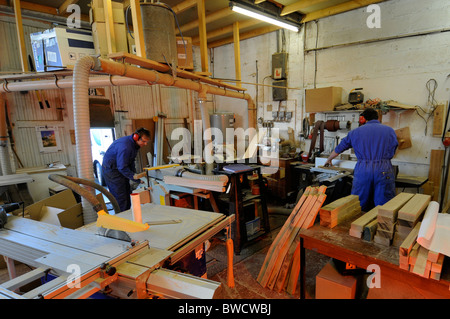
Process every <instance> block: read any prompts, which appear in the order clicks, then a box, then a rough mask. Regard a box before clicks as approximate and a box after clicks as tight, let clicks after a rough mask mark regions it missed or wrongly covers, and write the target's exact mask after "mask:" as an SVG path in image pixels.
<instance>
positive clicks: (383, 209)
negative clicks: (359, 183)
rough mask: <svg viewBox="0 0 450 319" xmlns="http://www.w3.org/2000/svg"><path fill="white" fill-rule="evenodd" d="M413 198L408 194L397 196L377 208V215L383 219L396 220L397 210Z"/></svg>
mask: <svg viewBox="0 0 450 319" xmlns="http://www.w3.org/2000/svg"><path fill="white" fill-rule="evenodd" d="M413 196H414V194H410V193H400V194H398V195H397V196H395V197H394V198H392V199H391V200H390V201H388V202H387V203H386V204H384V205H382V206H380V207H379V208H378V215H381V216H385V217H392V218H395V219H396V218H397V213H398V211H399V209H400V208H402V207H403V205H405V204H406V202H408V201H409V200H410V199H411V198H412V197H413Z"/></svg>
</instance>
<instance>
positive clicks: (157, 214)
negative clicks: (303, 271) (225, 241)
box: [0, 203, 234, 299]
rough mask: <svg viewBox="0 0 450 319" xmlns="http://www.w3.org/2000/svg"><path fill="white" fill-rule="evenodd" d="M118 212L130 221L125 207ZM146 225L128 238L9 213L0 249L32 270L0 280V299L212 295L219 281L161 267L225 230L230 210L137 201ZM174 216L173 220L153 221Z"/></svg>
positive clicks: (91, 226) (230, 218)
mask: <svg viewBox="0 0 450 319" xmlns="http://www.w3.org/2000/svg"><path fill="white" fill-rule="evenodd" d="M117 215H120V217H122V218H125V219H132V212H131V210H128V211H125V212H122V213H120V214H117ZM142 218H143V222H148V223H149V225H151V226H150V227H149V228H148V229H147V230H145V231H141V232H135V233H131V234H130V237H131V239H132V241H131V242H127V241H123V240H118V239H115V238H109V237H104V236H101V235H99V233H98V227H97V226H96V224H95V223H93V224H89V225H85V226H83V227H81V228H79V229H75V230H73V229H68V228H63V227H61V226H55V225H51V224H46V223H43V222H39V221H34V220H31V219H27V218H23V217H20V216H9V217H8V221H7V223H6V224H5V225H4V228H3V229H1V230H0V254H2V255H4V256H6V257H8V258H9V259H12V260H17V261H19V262H22V263H24V264H26V265H29V266H30V267H32V268H34V269H33V270H32V271H30V272H29V273H26V274H24V275H22V276H19V277H16V278H13V279H11V280H10V281H8V282H5V283H3V284H1V285H0V299H2V298H5V299H24V298H25V299H37V298H43V299H62V298H66V299H80V298H89V297H90V296H92V294H94V293H96V292H99V291H100V292H103V293H108V294H109V295H110V296H112V297H117V298H124V299H146V298H151V297H152V296H158V297H163V298H200V299H209V298H213V297H214V295H215V294H216V293H217V291H218V289H219V288H220V283H217V282H214V281H211V280H207V279H203V278H200V277H195V276H192V275H189V274H185V273H180V272H175V271H173V270H169V269H167V268H168V267H169V266H170V265H172V264H174V263H176V262H177V261H179V260H180V259H181V258H183V257H184V256H185V255H187V254H188V253H189V252H191V251H192V250H194V249H195V248H196V247H198V246H199V245H201V244H203V242H204V241H206V240H207V239H209V238H211V237H212V236H214V235H215V234H217V233H218V232H220V231H221V230H223V229H225V228H226V227H228V226H229V225H230V223H231V222H233V220H234V215H232V216H228V217H226V216H225V215H223V214H219V213H212V212H206V211H197V210H193V209H185V208H177V207H168V206H160V205H155V204H150V203H149V204H144V205H142ZM167 220H177V221H178V220H181V222H177V223H172V224H162V225H152V223H154V222H158V221H167ZM48 273H50V274H52V275H54V276H56V278H55V279H53V280H51V281H48V282H47V283H45V284H42V285H40V286H38V287H37V288H35V289H33V290H31V291H28V292H26V293H24V294H19V293H17V292H16V291H17V289H19V288H20V287H22V286H23V285H25V284H27V283H29V282H32V281H34V280H36V279H39V278H42V277H44V276H45V275H46V274H48Z"/></svg>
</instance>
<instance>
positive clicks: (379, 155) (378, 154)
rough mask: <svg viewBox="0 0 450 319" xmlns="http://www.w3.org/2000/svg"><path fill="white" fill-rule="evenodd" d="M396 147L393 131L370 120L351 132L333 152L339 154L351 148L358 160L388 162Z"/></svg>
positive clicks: (376, 121)
mask: <svg viewBox="0 0 450 319" xmlns="http://www.w3.org/2000/svg"><path fill="white" fill-rule="evenodd" d="M397 146H398V141H397V136H396V134H395V131H394V129H392V128H391V127H389V126H387V125H383V124H381V123H380V122H379V121H378V120H371V121H368V122H367V123H366V124H364V125H362V126H360V127H358V128H356V129H354V130H351V131H350V132H349V133H348V135H347V136H346V137H344V138H343V139H342V141H341V143H339V145H338V146H337V147H336V148H335V150H334V151H335V152H336V153H338V154H340V153H342V152H344V151H346V150H348V149H349V148H353V150H354V151H355V155H356V158H357V159H358V160H369V161H377V160H390V159H391V158H392V157H394V154H395V150H396V149H397Z"/></svg>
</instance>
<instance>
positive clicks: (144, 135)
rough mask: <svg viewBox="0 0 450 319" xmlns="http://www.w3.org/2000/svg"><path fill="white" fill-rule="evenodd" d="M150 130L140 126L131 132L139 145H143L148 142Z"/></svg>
mask: <svg viewBox="0 0 450 319" xmlns="http://www.w3.org/2000/svg"><path fill="white" fill-rule="evenodd" d="M150 139H151V136H150V131H149V130H147V129H146V128H144V127H140V128H138V129H137V130H136V132H134V133H133V140H134V141H135V142H136V144H137V145H139V147H142V146H145V145H147V144H148V142H150Z"/></svg>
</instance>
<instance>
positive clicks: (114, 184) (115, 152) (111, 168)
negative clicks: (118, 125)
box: [102, 136, 140, 211]
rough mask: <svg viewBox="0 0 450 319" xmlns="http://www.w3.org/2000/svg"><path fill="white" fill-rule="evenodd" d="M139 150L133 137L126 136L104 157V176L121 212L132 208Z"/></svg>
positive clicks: (118, 140) (114, 143)
mask: <svg viewBox="0 0 450 319" xmlns="http://www.w3.org/2000/svg"><path fill="white" fill-rule="evenodd" d="M139 148H140V147H139V145H137V144H136V142H135V141H134V140H133V138H132V136H124V137H121V138H119V139H117V140H115V141H114V142H113V143H112V144H111V146H110V147H109V148H108V150H107V151H106V153H105V156H104V157H103V162H102V172H103V176H104V178H105V182H106V185H107V186H108V189H109V192H110V193H111V194H112V195H113V196H114V198H115V199H116V200H117V203H118V204H119V207H120V210H121V211H125V210H128V209H130V207H131V198H130V194H131V186H130V180H132V181H137V180H135V179H134V178H133V177H134V174H135V173H136V168H135V165H134V161H135V158H136V155H137V153H138V151H139Z"/></svg>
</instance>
